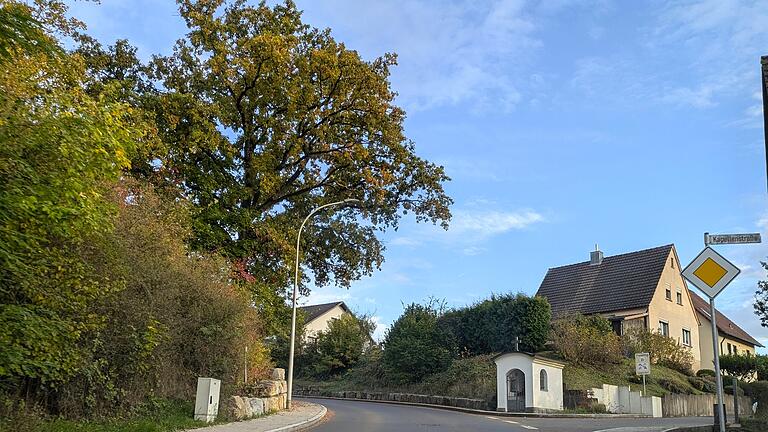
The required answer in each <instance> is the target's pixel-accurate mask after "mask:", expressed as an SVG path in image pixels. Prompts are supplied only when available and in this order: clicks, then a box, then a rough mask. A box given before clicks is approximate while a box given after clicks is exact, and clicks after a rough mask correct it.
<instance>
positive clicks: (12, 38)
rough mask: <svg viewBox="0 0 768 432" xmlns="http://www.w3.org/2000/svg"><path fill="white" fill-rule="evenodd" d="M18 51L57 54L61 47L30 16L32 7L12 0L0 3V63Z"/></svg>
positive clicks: (38, 22) (41, 25)
mask: <svg viewBox="0 0 768 432" xmlns="http://www.w3.org/2000/svg"><path fill="white" fill-rule="evenodd" d="M19 52H26V53H44V54H48V55H53V54H59V53H60V52H61V49H60V48H59V47H58V45H57V44H56V43H55V42H54V41H52V40H51V38H50V37H49V36H48V35H47V34H46V33H45V30H44V29H43V23H41V22H40V21H38V20H36V19H35V18H33V17H32V9H31V8H30V7H29V6H27V5H25V4H23V3H17V2H14V1H6V2H3V4H0V63H2V62H4V61H6V60H9V59H10V58H12V57H14V56H15V55H17V54H18V53H19Z"/></svg>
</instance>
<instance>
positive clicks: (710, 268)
mask: <svg viewBox="0 0 768 432" xmlns="http://www.w3.org/2000/svg"><path fill="white" fill-rule="evenodd" d="M740 272H741V270H739V269H738V267H736V266H735V265H733V264H731V262H730V261H728V260H727V259H725V258H724V257H723V256H722V255H720V254H719V253H717V252H715V250H714V249H712V248H710V247H706V248H704V250H703V251H701V253H700V254H699V256H697V257H696V258H694V260H693V261H691V263H690V264H688V267H686V268H685V270H683V273H682V275H683V277H684V278H686V279H688V281H689V282H691V283H692V284H694V285H696V287H697V288H699V289H700V290H701V291H702V292H704V294H706V295H707V296H708V297H709V298H715V297H717V295H718V294H720V291H722V290H723V289H724V288H725V286H726V285H728V284H729V283H731V281H732V280H733V279H734V278H735V277H736V276H737V275H738V274H739V273H740Z"/></svg>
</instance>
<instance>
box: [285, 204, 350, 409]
mask: <svg viewBox="0 0 768 432" xmlns="http://www.w3.org/2000/svg"><path fill="white" fill-rule="evenodd" d="M359 202H360V200H358V199H354V198H347V199H345V200H341V201H336V202H332V203H329V204H324V205H321V206H320V207H318V208H316V209H314V210H312V211H311V212H310V213H309V214H308V215H307V217H306V218H304V221H303V222H302V223H301V226H300V227H299V234H298V235H297V236H296V273H295V275H294V278H293V312H292V316H291V349H290V352H289V353H288V398H287V400H286V408H288V409H290V408H291V393H292V392H293V350H294V347H295V341H296V296H297V295H298V291H299V244H300V242H301V231H302V230H304V225H305V224H306V223H307V221H308V220H309V219H310V218H311V217H312V216H314V215H315V214H316V213H317V212H319V211H320V210H323V209H324V208H327V207H332V206H336V205H341V204H352V203H359Z"/></svg>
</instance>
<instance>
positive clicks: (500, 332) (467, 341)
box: [438, 294, 551, 355]
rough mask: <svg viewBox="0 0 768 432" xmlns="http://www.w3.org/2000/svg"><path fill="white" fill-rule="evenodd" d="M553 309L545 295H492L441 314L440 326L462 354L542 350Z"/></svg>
mask: <svg viewBox="0 0 768 432" xmlns="http://www.w3.org/2000/svg"><path fill="white" fill-rule="evenodd" d="M550 318H551V309H550V306H549V303H548V302H547V301H546V299H544V298H543V297H529V296H526V295H524V294H517V295H511V294H505V295H493V296H491V298H489V299H487V300H483V301H481V302H479V303H476V304H474V305H472V306H469V307H466V308H461V309H455V310H452V311H449V312H447V313H445V314H444V315H442V316H441V317H440V319H439V322H438V326H439V328H440V329H441V331H442V332H444V333H445V334H446V337H447V338H448V340H449V341H450V343H451V344H452V345H454V346H456V348H457V349H458V351H459V352H460V353H462V355H476V354H488V353H498V352H506V351H513V350H514V349H515V346H514V338H515V336H517V337H518V338H519V341H520V343H519V349H520V350H521V351H528V352H537V351H540V350H541V349H542V348H543V346H544V343H545V342H546V341H547V336H548V333H549V321H550Z"/></svg>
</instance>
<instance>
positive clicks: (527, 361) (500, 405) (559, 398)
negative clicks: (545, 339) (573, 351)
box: [493, 352, 565, 412]
mask: <svg viewBox="0 0 768 432" xmlns="http://www.w3.org/2000/svg"><path fill="white" fill-rule="evenodd" d="M493 361H494V362H495V363H496V400H497V401H498V402H497V408H496V410H497V411H506V412H547V411H559V410H562V409H563V367H564V366H565V364H564V363H562V362H559V361H557V360H551V359H548V358H544V357H540V356H537V355H534V354H529V353H524V352H509V353H505V354H499V355H497V356H496V357H494V358H493Z"/></svg>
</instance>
